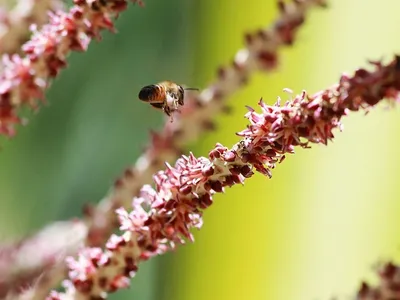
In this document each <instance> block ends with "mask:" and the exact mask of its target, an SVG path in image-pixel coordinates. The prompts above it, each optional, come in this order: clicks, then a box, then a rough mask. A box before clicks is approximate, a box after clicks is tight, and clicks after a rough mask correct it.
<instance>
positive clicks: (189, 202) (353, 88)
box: [48, 56, 400, 300]
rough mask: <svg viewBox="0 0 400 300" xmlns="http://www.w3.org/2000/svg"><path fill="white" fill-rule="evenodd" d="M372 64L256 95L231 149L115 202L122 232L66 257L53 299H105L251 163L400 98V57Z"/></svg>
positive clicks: (172, 243)
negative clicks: (306, 88) (294, 90)
mask: <svg viewBox="0 0 400 300" xmlns="http://www.w3.org/2000/svg"><path fill="white" fill-rule="evenodd" d="M373 64H374V66H375V70H374V71H372V72H370V71H367V70H365V69H360V70H357V71H356V72H355V74H354V76H352V77H350V76H347V75H343V76H342V77H341V79H340V82H339V83H338V84H336V85H335V86H333V87H332V88H330V89H327V90H324V91H321V92H319V93H317V94H315V95H312V96H309V95H307V93H306V92H303V93H302V94H300V95H297V96H296V97H295V98H294V99H293V100H292V101H288V102H286V103H285V105H283V106H281V105H280V103H279V101H278V102H277V103H276V104H275V105H274V106H268V105H266V104H265V103H264V102H263V101H260V102H259V105H260V107H261V113H257V112H256V111H255V110H253V109H251V108H249V112H248V113H247V114H246V117H247V118H248V119H249V121H250V125H248V128H247V129H245V130H243V131H242V132H240V133H238V135H239V136H242V137H243V139H242V140H241V141H239V142H238V143H237V144H236V145H234V147H233V148H232V149H230V150H229V149H228V148H226V147H224V146H222V145H220V144H217V145H216V147H215V148H214V149H213V150H211V151H210V153H209V156H208V158H206V157H199V158H196V157H195V156H194V155H193V154H190V155H189V156H182V157H181V158H179V159H178V160H177V161H176V164H175V166H170V165H169V164H167V168H166V169H165V170H164V171H160V172H158V173H157V174H155V176H154V181H155V189H152V188H151V187H150V186H145V187H144V188H143V189H142V193H141V196H140V197H139V198H135V199H134V200H133V210H132V211H131V212H130V213H128V212H127V211H126V210H125V209H122V208H121V209H118V210H117V214H118V216H119V220H120V223H121V230H123V231H124V234H123V235H121V236H117V235H113V236H112V237H111V238H110V239H109V241H108V243H107V245H106V250H105V251H102V250H101V249H100V248H86V249H84V250H83V251H82V252H81V253H80V255H79V258H78V259H77V260H75V259H73V258H69V259H68V265H69V268H70V272H69V277H70V281H67V282H66V283H65V287H66V292H65V293H58V292H54V291H53V292H52V293H51V295H50V296H49V297H48V299H49V300H50V299H52V300H57V299H105V298H106V297H107V293H110V292H114V291H115V290H117V289H119V288H123V287H126V286H128V284H129V278H130V277H132V276H134V274H135V272H136V271H137V269H138V264H139V262H140V261H144V260H147V259H149V258H151V257H152V256H155V255H158V254H162V253H164V252H166V251H168V250H170V249H172V248H175V247H176V245H178V244H181V243H184V242H185V239H188V240H193V236H192V234H191V233H190V230H191V229H192V228H193V227H195V228H200V226H201V225H202V219H201V217H202V211H203V210H204V209H205V208H207V207H209V206H210V205H211V204H212V203H213V195H214V194H215V193H218V192H223V191H224V189H225V187H230V186H232V185H234V184H239V183H243V182H244V180H245V179H246V178H248V177H251V176H252V175H253V169H255V170H257V171H259V172H261V173H262V174H265V175H268V176H271V174H270V169H272V168H274V167H275V165H276V163H277V162H279V161H281V160H282V159H283V158H284V155H285V153H292V152H293V150H294V147H295V146H301V147H308V143H323V144H326V143H327V142H328V140H330V139H332V138H333V133H332V130H333V129H335V128H340V127H341V123H340V119H341V117H342V116H345V115H346V114H347V113H348V112H349V111H358V110H360V109H369V108H370V107H373V106H375V105H376V104H377V103H378V102H379V101H380V100H382V99H384V98H388V99H390V100H395V101H399V100H400V94H399V93H400V57H397V56H396V57H395V58H394V60H392V61H391V62H390V63H389V64H387V65H383V64H381V63H379V62H375V63H373Z"/></svg>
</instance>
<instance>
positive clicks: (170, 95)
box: [138, 80, 199, 122]
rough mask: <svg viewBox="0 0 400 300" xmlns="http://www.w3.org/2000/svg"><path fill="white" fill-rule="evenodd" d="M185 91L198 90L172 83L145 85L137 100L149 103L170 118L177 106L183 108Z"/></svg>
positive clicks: (177, 108) (163, 82)
mask: <svg viewBox="0 0 400 300" xmlns="http://www.w3.org/2000/svg"><path fill="white" fill-rule="evenodd" d="M185 90H195V91H198V90H199V89H198V88H184V87H182V86H181V85H179V84H177V83H175V82H172V81H168V80H167V81H162V82H159V83H157V84H152V85H147V86H145V87H143V88H142V89H141V90H140V92H139V95H138V96H139V99H140V100H142V101H144V102H147V103H149V104H150V105H151V106H153V107H154V108H156V109H161V110H163V111H164V113H165V114H166V115H167V116H169V117H171V122H172V121H173V117H172V113H173V112H175V111H179V106H183V105H184V104H185V103H184V98H185Z"/></svg>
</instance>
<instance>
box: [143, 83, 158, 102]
mask: <svg viewBox="0 0 400 300" xmlns="http://www.w3.org/2000/svg"><path fill="white" fill-rule="evenodd" d="M155 91H157V86H156V85H155V84H152V85H147V86H145V87H143V88H142V89H141V90H140V92H139V99H140V100H142V101H147V100H149V99H150V98H151V96H152V95H154V92H155Z"/></svg>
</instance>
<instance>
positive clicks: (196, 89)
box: [184, 88, 200, 91]
mask: <svg viewBox="0 0 400 300" xmlns="http://www.w3.org/2000/svg"><path fill="white" fill-rule="evenodd" d="M184 90H185V91H187V90H191V91H200V89H198V88H184Z"/></svg>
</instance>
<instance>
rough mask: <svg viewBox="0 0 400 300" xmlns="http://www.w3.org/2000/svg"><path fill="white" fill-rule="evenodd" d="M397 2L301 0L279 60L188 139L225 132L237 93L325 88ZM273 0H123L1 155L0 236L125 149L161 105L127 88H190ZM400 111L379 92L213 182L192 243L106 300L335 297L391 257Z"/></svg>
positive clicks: (67, 199) (390, 25) (372, 45)
mask: <svg viewBox="0 0 400 300" xmlns="http://www.w3.org/2000/svg"><path fill="white" fill-rule="evenodd" d="M399 11H400V2H399V1H398V0H381V1H364V0H352V1H346V0H337V1H330V8H329V9H327V10H321V9H317V10H313V11H312V13H311V14H310V15H309V18H308V21H307V24H306V25H305V26H304V27H303V28H302V29H301V31H300V33H299V35H298V39H297V41H296V43H295V46H294V47H292V48H290V49H285V50H284V51H282V52H281V63H280V65H279V70H278V72H275V73H274V74H271V75H266V74H256V75H255V76H254V77H252V80H251V81H250V83H249V85H248V86H247V87H246V88H244V89H242V90H240V91H239V92H238V93H236V94H235V95H234V96H233V97H232V98H231V99H229V103H231V104H232V105H233V107H234V112H233V113H232V114H231V115H228V116H221V115H218V116H216V117H215V118H216V120H217V124H218V129H217V130H216V131H215V132H212V133H208V134H206V135H204V136H203V137H202V138H201V139H200V140H199V141H197V142H196V143H194V144H193V145H191V147H190V150H192V151H193V152H194V153H195V154H196V155H207V153H208V150H209V149H210V148H212V147H213V145H214V144H215V143H216V142H221V143H223V144H226V145H227V146H230V145H232V144H233V143H235V142H236V141H237V137H236V136H235V134H234V133H235V132H236V131H239V130H241V128H243V127H244V126H245V125H246V120H245V119H244V118H243V114H244V113H245V108H244V105H250V106H253V107H255V106H256V103H257V101H258V99H259V98H260V97H263V98H264V99H265V100H266V101H267V102H268V103H270V104H272V103H273V102H274V101H275V100H276V97H277V96H278V95H280V96H282V97H284V98H285V97H287V95H286V94H285V93H283V92H282V89H283V88H285V87H289V88H291V89H293V90H294V91H295V92H296V93H298V92H301V90H302V89H307V90H308V91H309V92H316V91H317V90H318V89H321V88H324V87H328V86H329V85H331V84H332V83H334V82H335V81H337V79H338V78H339V75H340V74H341V73H342V72H344V71H352V70H354V69H355V68H357V67H359V66H365V65H366V60H367V59H380V58H389V57H391V56H392V55H393V54H394V53H400V51H399V50H400V42H399V41H398V40H397V36H398V30H399V28H400V19H399V18H398V13H399ZM276 15H277V11H276V8H275V1H260V0H248V1H229V0H219V1H213V0H203V1H195V0H185V1H184V0H170V1H161V0H158V1H156V0H154V1H150V0H149V1H146V7H145V8H138V7H130V9H129V10H128V11H127V12H125V13H123V14H122V15H121V16H120V18H119V19H118V21H117V22H116V27H117V29H118V34H116V35H113V34H108V33H106V34H104V39H103V41H102V42H100V43H96V42H94V43H92V44H91V46H90V49H89V51H88V52H87V53H84V54H82V53H81V54H73V55H72V56H71V57H70V58H69V67H68V69H67V70H65V71H64V72H62V74H61V76H60V77H59V78H58V79H57V80H56V81H55V82H54V84H53V86H52V87H51V89H50V91H49V92H48V99H49V105H48V106H47V107H44V108H43V109H41V110H40V112H39V114H38V115H35V116H31V117H30V123H29V125H28V126H26V127H24V128H19V133H18V135H17V136H16V137H15V138H13V139H12V140H10V141H9V140H5V141H3V143H2V144H3V149H2V150H1V153H0V166H1V168H0V190H1V191H2V192H1V198H0V199H1V201H0V212H1V215H0V224H1V226H0V237H1V239H2V240H9V239H11V238H14V237H20V236H23V235H25V234H27V233H30V232H34V231H35V230H37V229H39V228H41V227H42V226H44V225H45V224H47V223H49V222H52V221H54V220H59V219H67V218H71V217H73V216H80V215H81V206H82V204H84V203H86V202H88V201H92V202H95V201H98V200H99V199H100V198H101V197H102V196H103V195H104V194H105V193H106V191H107V189H108V188H109V186H110V185H111V184H112V182H113V180H114V179H115V178H116V177H117V176H118V175H119V174H120V173H121V171H122V170H123V169H124V167H125V166H127V165H130V164H131V163H133V162H134V161H135V159H136V158H137V157H138V156H139V155H140V153H141V151H142V149H143V146H144V145H145V144H146V143H147V141H148V132H149V130H150V129H158V128H161V126H162V124H163V122H164V119H163V118H164V117H163V115H162V114H161V113H159V112H158V111H155V110H153V109H152V108H151V107H150V106H147V105H144V104H143V103H141V102H140V101H138V100H137V93H138V91H139V89H140V88H141V87H142V86H144V85H147V84H151V83H154V82H158V81H161V80H165V79H170V80H174V81H176V82H179V83H183V84H187V85H190V86H196V87H201V88H203V87H205V86H206V85H207V84H208V83H210V82H211V81H212V80H213V79H214V74H215V70H216V68H217V67H218V66H219V65H221V64H227V63H229V62H230V60H231V58H232V57H233V55H234V54H235V52H236V50H237V49H239V48H241V47H242V46H243V33H244V32H246V31H251V30H254V29H257V28H259V27H262V26H265V25H267V24H270V23H271V21H272V20H274V18H275V17H276ZM398 118H399V109H398V107H395V108H394V109H390V110H386V109H385V105H381V106H380V107H378V108H377V109H375V110H374V111H373V112H372V113H370V114H369V115H368V116H367V117H365V116H364V115H363V114H361V113H360V114H353V115H351V116H350V117H348V118H346V119H345V120H344V124H345V131H344V132H343V133H339V132H338V133H337V137H336V139H335V141H334V143H332V144H330V145H329V146H328V147H324V146H314V147H313V149H311V150H300V149H299V150H298V151H297V153H296V155H292V156H289V157H288V158H287V159H286V161H285V162H284V163H283V164H282V165H279V167H278V168H277V169H276V170H274V172H273V178H272V180H268V179H267V178H265V177H262V176H261V175H257V176H255V177H254V178H252V179H251V180H249V181H248V182H246V185H245V186H244V187H241V186H236V187H234V188H233V190H227V192H226V194H225V195H217V196H216V197H215V200H216V202H215V204H214V205H213V206H211V207H210V209H209V210H208V211H207V212H206V213H205V217H204V221H205V222H204V226H203V229H202V230H201V231H199V232H196V234H195V236H196V242H195V243H194V244H188V245H186V246H184V247H180V248H179V249H178V250H177V251H176V252H174V253H169V254H168V255H165V256H162V257H157V258H155V259H153V260H151V261H149V262H147V263H144V264H142V265H141V268H140V271H139V273H138V275H137V277H136V278H135V279H134V280H133V281H132V287H131V289H129V290H126V291H123V292H119V293H117V294H115V295H112V296H111V297H110V299H140V300H153V299H157V300H170V299H174V300H180V299H182V300H183V299H191V300H203V299H230V300H236V299H237V300H239V299H240V300H242V299H257V300H258V299H277V300H280V299H285V300H286V299H296V300H306V299H328V298H329V297H331V296H332V295H349V294H351V293H352V292H353V291H355V289H356V288H357V286H358V284H359V282H360V280H361V279H365V278H368V279H371V278H372V279H374V277H373V276H371V275H372V272H371V269H372V267H373V265H374V264H375V263H376V262H377V261H378V260H382V259H389V258H396V257H397V258H400V255H399V242H400V229H399V227H398V225H399V224H400V222H399V221H398V215H399V212H400V202H399V201H397V200H398V197H399V188H398V182H397V181H398V177H397V175H396V174H397V173H398V168H399V166H400V157H399V155H398V151H397V147H398V146H399V144H400V142H399V141H397V140H398V132H399V129H400V122H399V120H398Z"/></svg>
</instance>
